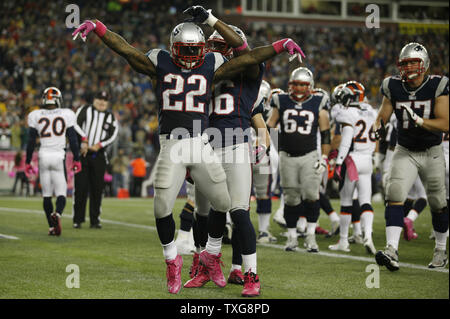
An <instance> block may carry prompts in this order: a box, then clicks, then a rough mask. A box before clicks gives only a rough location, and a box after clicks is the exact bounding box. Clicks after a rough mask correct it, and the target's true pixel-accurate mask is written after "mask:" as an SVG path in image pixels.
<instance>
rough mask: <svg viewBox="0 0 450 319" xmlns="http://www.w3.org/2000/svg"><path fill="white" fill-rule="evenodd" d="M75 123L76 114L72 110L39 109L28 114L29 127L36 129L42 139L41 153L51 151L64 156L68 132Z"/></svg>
mask: <svg viewBox="0 0 450 319" xmlns="http://www.w3.org/2000/svg"><path fill="white" fill-rule="evenodd" d="M75 123H76V117H75V113H74V112H73V111H72V110H70V109H59V108H58V109H52V110H47V109H39V110H34V111H33V112H31V113H30V114H28V126H29V127H32V128H35V129H36V130H37V132H38V134H39V137H40V144H41V147H40V149H39V153H42V152H48V151H50V152H58V153H60V154H61V155H63V156H64V154H65V153H66V152H65V147H66V130H67V129H68V128H69V127H71V126H74V125H75Z"/></svg>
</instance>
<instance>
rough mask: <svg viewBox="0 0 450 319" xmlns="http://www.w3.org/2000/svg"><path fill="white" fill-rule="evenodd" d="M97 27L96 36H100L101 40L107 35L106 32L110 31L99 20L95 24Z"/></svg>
mask: <svg viewBox="0 0 450 319" xmlns="http://www.w3.org/2000/svg"><path fill="white" fill-rule="evenodd" d="M95 24H96V27H95V30H94V32H95V34H96V35H98V36H99V37H100V38H101V37H103V36H104V35H105V33H106V30H108V29H107V28H106V26H105V25H104V24H103V23H102V22H101V21H99V20H97V22H96V23H95Z"/></svg>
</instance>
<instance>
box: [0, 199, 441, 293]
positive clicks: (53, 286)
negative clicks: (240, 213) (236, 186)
mask: <svg viewBox="0 0 450 319" xmlns="http://www.w3.org/2000/svg"><path fill="white" fill-rule="evenodd" d="M332 203H333V206H334V207H335V209H336V208H338V207H339V206H338V205H339V202H338V201H333V202H332ZM71 205H72V201H71V199H70V198H69V199H68V201H67V206H66V210H65V213H64V215H63V217H64V218H63V220H62V227H63V232H62V235H61V237H50V236H48V235H47V230H48V226H47V222H46V219H45V216H44V213H43V211H42V199H41V198H38V197H34V198H24V197H16V198H14V197H0V298H2V299H5V298H119V299H125V298H145V299H155V298H156V299H158V298H164V299H168V298H181V299H195V298H198V299H208V298H219V299H230V298H241V297H240V293H241V290H242V287H241V286H235V285H227V286H226V287H225V288H218V287H216V286H215V285H214V284H213V283H212V282H209V283H207V284H206V285H205V286H204V287H202V288H198V289H185V288H182V289H181V291H180V293H179V294H178V295H170V294H169V293H168V292H167V288H166V276H165V271H166V267H165V263H164V258H163V254H162V248H161V245H160V243H159V239H158V235H157V232H156V228H155V219H154V216H153V200H152V199H112V198H105V199H104V201H103V206H102V215H101V218H102V224H103V229H100V230H99V229H89V223H88V222H87V223H85V224H83V226H84V227H83V228H82V229H73V228H72V220H71V218H70V215H71ZM183 205H184V199H178V200H177V201H176V205H175V208H174V212H175V213H174V219H175V222H176V224H177V226H178V225H179V212H180V211H181V209H182V207H183ZM255 205H256V204H255V203H254V202H252V210H251V211H252V213H251V216H252V220H253V222H254V225H255V228H257V223H258V222H257V216H256V213H255ZM278 205H279V201H278V200H276V201H273V212H275V210H276V209H277V208H278ZM374 208H375V211H376V213H375V219H374V243H375V246H376V248H377V249H381V248H382V247H383V246H384V245H385V233H384V228H385V227H384V225H385V224H384V209H383V206H382V204H375V205H374ZM87 220H88V219H87ZM320 225H321V226H322V227H323V228H327V229H328V228H329V226H330V223H329V220H328V217H327V216H326V215H325V214H324V213H323V212H322V213H321V217H320ZM415 227H416V231H417V233H418V234H419V238H418V239H416V240H414V241H411V242H407V241H405V240H404V239H403V238H402V239H401V242H400V249H399V255H400V267H401V268H400V270H399V271H397V272H394V273H392V272H389V271H388V270H387V269H385V268H381V269H379V271H378V269H377V267H375V266H374V265H375V264H376V263H375V260H374V257H373V256H370V255H368V254H367V253H366V251H365V249H364V247H363V246H362V245H357V244H353V245H351V250H352V251H351V252H350V253H344V252H332V251H330V250H328V248H327V247H328V245H330V244H333V243H335V242H336V241H337V239H338V238H336V237H333V238H325V237H324V236H323V235H318V236H317V241H318V244H319V247H320V253H318V254H311V253H307V252H306V251H305V250H304V249H300V251H299V252H289V253H288V252H285V251H284V250H283V246H284V243H285V240H286V238H285V237H282V236H281V235H280V233H282V232H284V229H282V228H281V227H280V226H278V225H277V224H275V223H274V222H273V221H272V222H271V230H272V233H273V234H274V235H276V236H277V238H278V242H277V243H276V244H273V245H258V247H257V253H258V274H259V276H260V279H261V296H260V297H259V298H264V299H297V298H299V299H322V298H338V299H340V298H358V299H359V298H363V299H365V298H367V299H370V298H389V299H391V298H405V299H409V298H433V299H434V298H445V299H448V298H449V273H448V266H447V268H446V269H441V270H438V271H437V270H429V269H428V268H427V265H428V263H429V262H430V261H431V258H432V254H433V248H434V241H433V240H430V239H429V238H428V236H429V234H430V230H431V217H430V213H429V210H428V209H426V210H425V211H424V212H423V213H422V214H421V216H420V217H419V218H418V220H417V221H416V223H415ZM299 243H300V245H301V246H302V243H303V239H299ZM183 260H184V265H183V272H182V280H183V283H184V282H185V281H187V280H188V279H189V274H188V272H189V267H190V265H191V261H192V257H191V256H183ZM222 260H223V262H224V264H225V266H224V267H223V271H224V274H225V276H227V275H228V273H229V268H230V266H231V246H230V245H224V247H223V257H222ZM70 265H76V266H77V269H78V270H79V288H68V287H67V286H66V281H68V282H72V283H73V282H74V281H70V280H69V279H70V278H72V277H69V278H68V276H73V274H74V273H73V270H71V269H73V268H70V267H72V266H70ZM68 266H69V268H67V267H68ZM377 277H378V280H377ZM366 283H369V286H368V285H366ZM374 285H375V287H373V286H374ZM369 287H372V288H369ZM377 287H378V288H377Z"/></svg>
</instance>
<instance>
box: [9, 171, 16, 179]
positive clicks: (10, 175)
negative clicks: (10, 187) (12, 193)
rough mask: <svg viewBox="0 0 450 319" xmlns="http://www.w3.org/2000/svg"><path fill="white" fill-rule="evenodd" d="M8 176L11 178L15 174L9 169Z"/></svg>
mask: <svg viewBox="0 0 450 319" xmlns="http://www.w3.org/2000/svg"><path fill="white" fill-rule="evenodd" d="M8 176H9V177H11V178H13V177H14V176H16V172H14V171H11V172H9V173H8Z"/></svg>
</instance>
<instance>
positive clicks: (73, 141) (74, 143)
mask: <svg viewBox="0 0 450 319" xmlns="http://www.w3.org/2000/svg"><path fill="white" fill-rule="evenodd" d="M66 136H67V138H68V140H69V145H70V150H71V151H72V154H73V160H74V161H76V162H78V161H79V160H80V149H79V147H78V139H77V133H76V131H75V129H74V127H73V126H71V127H69V128H68V129H67V130H66Z"/></svg>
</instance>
